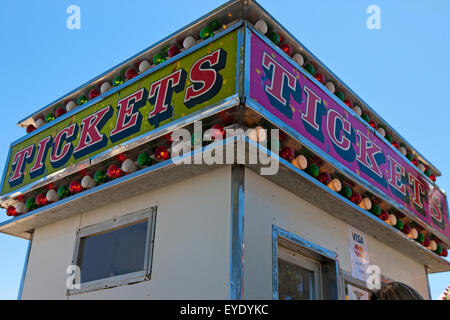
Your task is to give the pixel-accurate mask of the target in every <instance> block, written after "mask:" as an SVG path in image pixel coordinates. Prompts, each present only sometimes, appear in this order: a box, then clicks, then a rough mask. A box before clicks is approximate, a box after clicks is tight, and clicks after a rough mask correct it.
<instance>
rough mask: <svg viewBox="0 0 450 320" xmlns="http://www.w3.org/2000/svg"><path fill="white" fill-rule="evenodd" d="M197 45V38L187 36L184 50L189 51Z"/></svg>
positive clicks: (184, 41)
mask: <svg viewBox="0 0 450 320" xmlns="http://www.w3.org/2000/svg"><path fill="white" fill-rule="evenodd" d="M195 43H196V41H195V38H194V37H193V36H187V37H186V38H184V40H183V48H185V49H189V48H191V47H192V46H194V45H195Z"/></svg>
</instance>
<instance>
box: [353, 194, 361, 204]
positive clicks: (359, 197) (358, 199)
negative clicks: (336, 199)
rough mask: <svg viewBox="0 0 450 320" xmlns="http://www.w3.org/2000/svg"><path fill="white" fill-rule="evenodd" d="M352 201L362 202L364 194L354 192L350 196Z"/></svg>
mask: <svg viewBox="0 0 450 320" xmlns="http://www.w3.org/2000/svg"><path fill="white" fill-rule="evenodd" d="M350 201H351V202H353V203H356V204H360V203H361V201H362V195H361V193H359V192H353V193H352V196H351V197H350Z"/></svg>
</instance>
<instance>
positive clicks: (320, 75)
mask: <svg viewBox="0 0 450 320" xmlns="http://www.w3.org/2000/svg"><path fill="white" fill-rule="evenodd" d="M314 78H315V79H316V80H317V81H319V82H320V83H322V84H324V83H325V77H324V76H323V75H322V74H321V73H316V75H315V76H314Z"/></svg>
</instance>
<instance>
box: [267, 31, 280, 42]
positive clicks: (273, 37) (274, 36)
mask: <svg viewBox="0 0 450 320" xmlns="http://www.w3.org/2000/svg"><path fill="white" fill-rule="evenodd" d="M267 37H268V38H269V39H270V41H272V42H273V43H275V44H276V45H279V44H280V41H281V38H280V36H279V35H278V33H276V32H275V31H271V32H270V33H269V34H268V35H267Z"/></svg>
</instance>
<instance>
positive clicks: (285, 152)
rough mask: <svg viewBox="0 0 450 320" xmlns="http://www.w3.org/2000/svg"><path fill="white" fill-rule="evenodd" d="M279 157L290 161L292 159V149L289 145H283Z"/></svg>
mask: <svg viewBox="0 0 450 320" xmlns="http://www.w3.org/2000/svg"><path fill="white" fill-rule="evenodd" d="M280 157H281V158H283V159H284V160H286V161H289V162H290V161H292V160H293V159H294V149H292V148H291V147H284V148H283V149H282V150H281V151H280Z"/></svg>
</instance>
